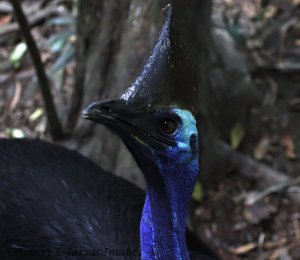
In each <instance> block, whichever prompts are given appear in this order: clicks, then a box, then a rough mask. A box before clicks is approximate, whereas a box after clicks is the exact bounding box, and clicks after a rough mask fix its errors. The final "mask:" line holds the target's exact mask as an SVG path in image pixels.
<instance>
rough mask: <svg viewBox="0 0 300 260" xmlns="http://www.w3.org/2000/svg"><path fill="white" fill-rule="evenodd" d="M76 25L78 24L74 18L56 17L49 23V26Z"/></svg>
mask: <svg viewBox="0 0 300 260" xmlns="http://www.w3.org/2000/svg"><path fill="white" fill-rule="evenodd" d="M75 23H76V19H75V18H74V17H72V16H63V17H55V18H52V19H50V20H49V21H47V24H48V25H58V26H65V25H75Z"/></svg>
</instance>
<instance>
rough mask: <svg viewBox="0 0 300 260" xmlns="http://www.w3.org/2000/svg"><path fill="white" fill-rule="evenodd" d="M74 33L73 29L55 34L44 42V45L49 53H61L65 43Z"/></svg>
mask: <svg viewBox="0 0 300 260" xmlns="http://www.w3.org/2000/svg"><path fill="white" fill-rule="evenodd" d="M74 33H75V31H74V30H73V29H70V30H67V31H65V32H60V33H56V34H54V35H53V36H51V37H50V38H49V39H48V40H47V41H46V44H45V45H46V47H47V48H49V49H50V50H51V52H54V53H57V52H61V51H62V49H63V48H64V46H65V44H66V42H67V41H68V40H69V39H70V37H71V36H72V35H74Z"/></svg>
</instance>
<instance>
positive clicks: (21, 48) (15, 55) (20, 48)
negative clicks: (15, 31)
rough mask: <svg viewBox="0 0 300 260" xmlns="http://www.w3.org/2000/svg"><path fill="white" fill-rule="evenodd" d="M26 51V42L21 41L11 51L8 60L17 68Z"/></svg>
mask: <svg viewBox="0 0 300 260" xmlns="http://www.w3.org/2000/svg"><path fill="white" fill-rule="evenodd" d="M26 51H27V45H26V43H25V42H21V43H19V44H18V45H17V46H16V47H15V48H14V49H13V51H12V52H11V54H10V56H9V61H10V62H11V64H12V65H13V66H14V67H15V68H18V67H19V66H20V64H21V60H22V58H23V57H24V55H25V53H26Z"/></svg>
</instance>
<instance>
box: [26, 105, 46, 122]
mask: <svg viewBox="0 0 300 260" xmlns="http://www.w3.org/2000/svg"><path fill="white" fill-rule="evenodd" d="M43 114H44V110H43V109H42V108H38V109H36V110H35V111H34V112H33V113H32V114H31V115H30V116H29V121H30V122H33V121H35V120H37V119H38V118H39V117H41V116H42V115H43Z"/></svg>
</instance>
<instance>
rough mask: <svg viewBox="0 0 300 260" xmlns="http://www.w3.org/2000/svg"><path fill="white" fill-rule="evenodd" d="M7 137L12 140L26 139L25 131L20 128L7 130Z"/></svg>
mask: <svg viewBox="0 0 300 260" xmlns="http://www.w3.org/2000/svg"><path fill="white" fill-rule="evenodd" d="M5 134H6V136H9V137H12V138H25V134H24V132H23V130H21V129H19V128H6V129H5Z"/></svg>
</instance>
